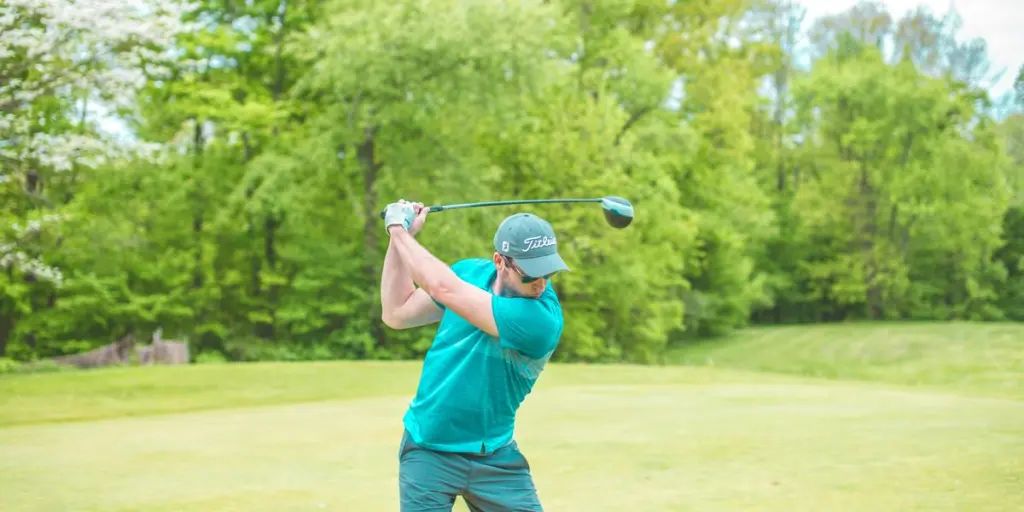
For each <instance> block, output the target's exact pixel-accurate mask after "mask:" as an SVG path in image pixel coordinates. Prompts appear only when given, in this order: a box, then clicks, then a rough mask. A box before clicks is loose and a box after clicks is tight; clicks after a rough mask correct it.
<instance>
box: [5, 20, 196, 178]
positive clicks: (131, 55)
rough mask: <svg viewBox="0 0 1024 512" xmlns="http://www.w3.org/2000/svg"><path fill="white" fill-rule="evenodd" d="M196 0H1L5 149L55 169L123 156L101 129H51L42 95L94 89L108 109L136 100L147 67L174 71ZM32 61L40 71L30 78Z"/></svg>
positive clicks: (76, 94)
mask: <svg viewBox="0 0 1024 512" xmlns="http://www.w3.org/2000/svg"><path fill="white" fill-rule="evenodd" d="M196 6H197V4H193V3H189V2H188V1H186V0H91V1H89V2H81V1H76V0H3V1H2V2H0V141H5V142H7V143H8V144H9V145H8V146H6V147H3V148H2V149H0V150H2V151H3V156H4V157H5V158H7V159H8V160H14V161H16V162H24V161H33V162H35V165H39V166H42V167H46V168H50V169H52V170H54V171H66V170H68V169H71V168H72V164H73V163H74V164H78V165H83V166H88V167H94V166H97V165H101V164H103V163H105V162H107V161H109V159H110V158H112V157H120V156H124V155H125V153H124V151H125V150H124V149H123V148H120V147H117V145H116V144H113V143H112V142H111V141H108V140H105V139H102V138H100V137H97V136H92V135H78V134H74V135H72V134H60V133H45V122H44V119H41V118H40V114H41V113H40V112H37V111H36V110H37V105H36V102H38V101H40V100H43V99H46V98H50V97H58V98H63V99H64V100H65V101H67V103H68V104H69V105H71V104H73V103H74V102H75V101H77V100H79V99H82V98H83V97H85V96H86V95H87V101H88V102H89V103H91V104H93V105H96V104H104V105H105V108H104V110H108V111H109V110H112V109H116V108H125V107H130V106H132V105H133V103H134V101H135V95H136V93H137V92H138V91H139V90H140V89H141V88H142V87H143V86H144V85H145V84H146V81H147V75H153V74H157V75H158V76H159V74H161V73H166V72H167V71H168V68H167V66H166V65H165V64H167V63H168V62H169V61H171V60H173V58H174V56H175V50H176V48H175V43H176V38H177V37H178V36H179V35H180V34H182V33H187V32H189V31H191V30H192V29H193V27H192V26H191V25H190V24H189V23H187V22H186V21H184V19H185V15H186V14H187V13H188V12H189V11H191V10H192V9H194V8H195V7H196ZM28 69H33V70H35V71H36V72H37V74H31V75H29V76H30V77H31V78H29V79H27V80H23V78H22V74H23V72H24V71H25V70H28ZM69 108H70V107H69ZM69 115H70V112H69ZM33 125H34V126H35V128H34V129H33V128H32V127H33ZM40 127H43V129H44V133H43V134H40V133H39V132H38V130H39V128H40ZM144 152H145V153H146V154H151V153H152V151H151V148H145V149H144Z"/></svg>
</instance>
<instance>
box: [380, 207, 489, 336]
mask: <svg viewBox="0 0 1024 512" xmlns="http://www.w3.org/2000/svg"><path fill="white" fill-rule="evenodd" d="M429 212H430V208H427V207H424V206H423V204H422V203H410V202H408V201H405V200H400V201H398V202H397V203H391V204H389V205H388V206H387V208H386V209H385V210H384V225H385V228H386V229H387V232H388V235H390V236H391V241H390V244H389V245H388V254H387V255H386V256H385V258H384V273H383V276H382V279H381V281H382V282H381V301H382V304H381V305H382V306H383V313H384V319H383V320H384V323H385V324H387V325H388V326H389V327H392V328H395V329H402V328H408V327H412V326H417V325H423V324H426V323H431V322H435V321H437V320H440V318H441V316H442V314H443V313H444V311H443V310H442V309H441V308H440V307H438V305H437V304H438V303H439V304H443V305H444V307H445V308H449V309H451V310H452V311H454V312H455V313H457V314H458V315H459V316H461V317H463V318H465V319H466V320H468V321H469V322H471V323H473V324H474V325H476V326H477V327H479V328H480V329H482V330H484V331H485V332H487V333H488V334H490V335H491V336H497V335H498V327H497V325H496V324H495V320H494V315H493V314H492V313H491V294H490V293H488V292H487V291H484V290H481V289H479V288H477V287H475V286H472V285H470V284H469V283H467V282H465V281H463V280H462V279H460V278H459V276H457V275H456V274H455V272H454V271H452V269H451V268H450V267H449V266H448V265H447V264H445V263H444V262H442V261H441V260H439V259H437V258H436V257H435V256H434V255H433V254H430V251H428V250H427V249H425V248H424V247H423V246H422V245H420V244H419V242H417V241H416V239H415V238H414V237H415V235H416V233H418V232H419V230H420V229H422V228H423V224H424V223H425V222H426V220H427V214H428V213H429ZM403 231H404V232H403ZM414 284H415V285H418V286H419V288H416V287H415V286H414ZM435 302H436V303H435Z"/></svg>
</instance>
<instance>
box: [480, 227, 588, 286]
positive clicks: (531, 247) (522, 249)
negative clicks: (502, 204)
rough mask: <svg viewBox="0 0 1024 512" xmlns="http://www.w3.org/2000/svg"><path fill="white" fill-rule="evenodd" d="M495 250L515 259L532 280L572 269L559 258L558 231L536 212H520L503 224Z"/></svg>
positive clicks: (499, 229) (495, 242) (496, 233)
mask: <svg viewBox="0 0 1024 512" xmlns="http://www.w3.org/2000/svg"><path fill="white" fill-rule="evenodd" d="M494 250H495V251H498V254H501V255H504V256H508V257H509V258H512V260H513V261H515V263H516V266H518V267H519V268H520V269H521V270H522V271H523V272H524V273H525V274H526V275H528V276H530V277H541V276H546V275H548V274H551V273H554V272H560V271H563V270H569V267H568V266H567V265H566V264H565V261H563V260H562V257H561V256H559V255H558V243H557V237H555V229H554V228H552V227H551V224H550V223H548V221H546V220H544V219H542V218H540V217H538V216H536V215H534V214H532V213H517V214H514V215H510V216H508V217H506V218H505V220H503V221H501V224H500V225H499V226H498V230H497V231H496V232H495V233H494Z"/></svg>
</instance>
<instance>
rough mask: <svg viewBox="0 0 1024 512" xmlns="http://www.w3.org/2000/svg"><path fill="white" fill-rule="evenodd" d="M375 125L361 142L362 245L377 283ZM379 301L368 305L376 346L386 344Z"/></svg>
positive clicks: (368, 274) (370, 279)
mask: <svg viewBox="0 0 1024 512" xmlns="http://www.w3.org/2000/svg"><path fill="white" fill-rule="evenodd" d="M375 135H376V127H369V128H367V129H366V130H365V132H364V136H363V142H362V144H360V145H359V149H358V156H359V162H360V163H361V164H362V168H363V216H364V217H363V218H364V219H365V220H364V224H363V247H364V250H365V252H364V255H365V265H364V268H365V269H366V277H367V282H370V283H373V282H377V281H378V280H379V278H380V272H381V268H380V261H378V260H379V259H380V258H379V256H378V253H379V247H380V233H381V224H380V219H379V215H378V212H377V211H376V210H377V193H376V191H375V189H374V185H376V183H377V176H378V172H379V171H380V163H379V162H377V159H376V155H375V153H376V142H375V140H374V136H375ZM380 307H381V306H380V301H371V303H370V308H369V310H370V311H369V315H370V316H369V326H370V336H371V337H372V338H373V340H374V342H375V343H376V344H377V346H383V345H384V342H385V340H384V329H383V328H382V326H381V321H380V315H381V310H380Z"/></svg>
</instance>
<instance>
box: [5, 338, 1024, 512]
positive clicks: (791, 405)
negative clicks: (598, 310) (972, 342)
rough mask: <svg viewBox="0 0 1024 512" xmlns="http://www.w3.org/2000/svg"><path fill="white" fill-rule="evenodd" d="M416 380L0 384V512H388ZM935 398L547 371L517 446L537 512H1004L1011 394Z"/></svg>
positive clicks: (384, 367)
mask: <svg viewBox="0 0 1024 512" xmlns="http://www.w3.org/2000/svg"><path fill="white" fill-rule="evenodd" d="M761 334H763V333H761ZM761 334H759V335H761ZM818 353H828V351H819V352H818ZM1000 364H1001V363H1000ZM418 370H419V365H418V364H414V363H347V362H338V363H318V364H256V365H226V366H194V367H187V368H130V369H117V370H104V371H93V372H72V373H57V374H39V375H18V376H6V377H0V510H3V511H5V512H13V511H56V510H61V511H64V510H67V511H101V510H102V511H110V512H113V511H128V510H133V511H134V510H146V511H221V510H225V511H233V510H237V511H264V510H266V511H292V510H295V511H301V510H310V511H317V510H336V511H386V510H397V509H398V508H397V496H396V491H397V480H396V470H397V466H396V463H397V461H396V456H397V449H398V440H399V438H400V435H401V424H400V419H401V415H402V413H403V412H404V409H405V406H406V404H407V401H408V398H409V396H410V395H411V393H412V392H413V389H414V386H415V382H416V377H417V373H418ZM979 371H982V370H979ZM984 371H988V370H984ZM1018 371H1024V370H1021V369H1020V367H1018ZM982 380H983V381H984V382H988V380H986V379H982ZM933 384H934V386H932V387H929V388H925V389H920V388H909V387H906V386H901V385H897V384H893V383H888V382H885V379H876V382H867V381H866V379H864V380H862V381H859V382H858V381H847V380H842V379H833V380H820V379H814V378H808V377H801V376H797V375H786V376H783V375H780V374H773V373H768V372H745V371H740V370H733V369H724V368H721V367H716V368H697V367H685V366H675V367H654V368H642V367H631V366H577V365H556V366H552V367H551V368H549V370H548V371H547V372H546V373H545V375H544V376H543V377H542V379H541V384H540V385H539V386H538V389H537V390H536V391H535V393H534V394H533V395H532V396H530V397H529V398H528V400H527V402H526V404H525V405H524V407H523V410H522V413H521V415H520V421H519V428H518V431H517V438H518V440H519V442H520V445H521V447H522V448H523V450H524V452H525V453H526V455H527V456H528V457H529V458H530V462H531V464H532V466H533V469H534V475H535V479H536V481H537V485H538V487H539V489H540V492H541V496H542V499H543V500H544V502H545V505H546V510H549V511H555V512H557V511H581V512H592V511H606V510H607V511H639V510H643V511H676V510H679V511H689V510H693V511H748V510H750V511H768V512H772V511H787V512H790V511H836V512H842V511H857V512H861V511H865V510H867V511H871V512H881V511H894V512H897V511H898V512H907V511H972V512H975V511H977V512H981V511H1008V512H1009V511H1019V510H1022V509H1024V396H1022V395H1024V389H1018V390H1017V393H1018V395H1017V396H1013V395H1012V393H1010V392H1007V391H1006V390H1005V389H1003V388H1002V387H1001V386H995V388H994V389H997V390H998V391H999V392H998V393H982V392H980V391H979V392H978V393H977V394H975V393H974V392H973V391H971V390H970V389H973V388H968V387H964V388H956V387H955V386H954V385H953V384H949V383H946V384H943V383H941V382H938V381H936V382H934V383H933ZM982 388H985V386H981V387H979V388H978V389H982ZM947 389H948V390H952V389H956V390H957V391H956V392H950V391H948V390H947ZM986 389H987V388H986ZM456 510H466V509H465V507H463V506H462V505H461V503H460V504H459V505H458V506H457V507H456Z"/></svg>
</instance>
